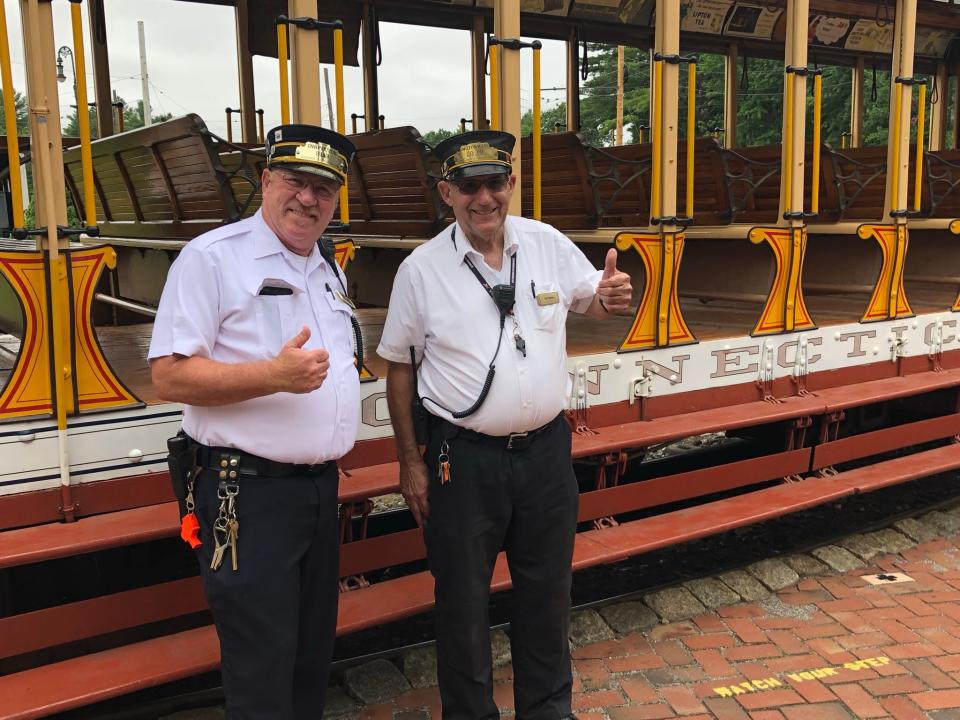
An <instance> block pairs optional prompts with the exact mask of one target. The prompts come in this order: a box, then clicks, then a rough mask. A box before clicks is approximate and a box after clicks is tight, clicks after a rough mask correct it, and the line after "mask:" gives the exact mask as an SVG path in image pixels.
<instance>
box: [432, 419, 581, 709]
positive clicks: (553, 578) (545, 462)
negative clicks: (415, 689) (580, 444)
mask: <svg viewBox="0 0 960 720" xmlns="http://www.w3.org/2000/svg"><path fill="white" fill-rule="evenodd" d="M570 439H571V432H570V426H569V425H568V424H567V423H566V421H565V420H564V419H563V418H562V417H561V418H559V419H558V420H557V421H555V422H553V423H552V424H551V425H550V426H548V427H546V428H545V429H544V430H542V431H541V432H539V433H537V435H536V436H535V437H534V438H532V439H531V440H530V443H529V446H527V447H525V448H524V449H522V450H510V449H506V447H505V443H503V442H502V441H501V442H492V441H490V440H487V439H484V438H478V437H476V436H475V435H474V434H472V433H457V431H456V430H455V429H454V428H453V427H452V426H450V425H449V424H447V423H442V422H441V423H434V424H433V428H432V430H431V437H430V443H429V446H428V448H427V451H426V455H425V460H426V462H427V467H428V469H429V472H430V484H429V490H428V502H429V506H430V508H429V520H428V522H427V524H426V527H425V528H424V537H425V540H426V544H427V553H428V559H429V563H430V571H431V572H432V573H433V576H434V578H435V581H436V632H437V663H438V668H437V671H438V678H439V681H440V696H441V701H442V704H443V717H444V719H445V720H479V719H480V718H497V717H499V712H498V710H497V706H496V704H495V703H494V701H493V672H492V667H491V656H490V615H489V596H490V581H491V577H492V574H493V568H494V563H495V561H496V558H497V554H498V553H499V552H500V551H501V550H505V551H506V555H507V562H508V565H509V568H510V575H511V578H512V580H513V597H512V599H513V604H512V615H511V623H510V647H511V653H512V656H513V672H514V698H515V708H516V717H517V720H557V719H558V718H562V717H564V716H566V715H569V714H570V712H571V707H570V700H571V688H572V674H571V668H570V651H569V644H568V639H567V638H568V634H569V624H570V583H571V571H570V565H571V561H572V558H573V543H574V535H575V533H576V522H577V502H578V497H579V496H578V491H577V482H576V478H575V476H574V473H573V465H572V462H571V455H570ZM443 440H446V441H447V444H448V446H449V450H448V455H449V459H450V460H449V461H450V481H449V482H448V483H445V484H441V483H440V479H439V477H438V473H437V464H438V463H437V458H438V456H439V454H440V445H441V443H442V441H443Z"/></svg>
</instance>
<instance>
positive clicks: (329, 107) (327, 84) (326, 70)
mask: <svg viewBox="0 0 960 720" xmlns="http://www.w3.org/2000/svg"><path fill="white" fill-rule="evenodd" d="M323 86H324V87H325V88H326V90H327V117H328V118H329V120H330V127H331V128H332V129H334V130H335V129H336V127H337V126H336V125H335V124H334V122H333V101H332V100H330V68H324V69H323Z"/></svg>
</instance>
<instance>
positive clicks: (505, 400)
mask: <svg viewBox="0 0 960 720" xmlns="http://www.w3.org/2000/svg"><path fill="white" fill-rule="evenodd" d="M514 144H515V140H514V137H513V136H512V135H510V134H509V133H505V132H494V131H477V132H470V133H465V134H462V135H458V136H455V137H452V138H449V139H447V140H445V141H443V142H442V143H440V144H439V145H438V146H437V147H436V148H435V150H434V154H435V155H436V157H437V159H438V160H439V162H440V164H441V171H442V180H441V181H440V183H439V185H438V187H439V190H440V194H441V197H442V198H443V200H444V201H445V202H446V203H447V204H448V205H450V207H451V208H452V209H453V214H454V217H455V219H456V222H455V223H454V224H453V225H451V226H450V227H448V228H446V229H445V230H443V231H442V232H441V233H440V234H439V235H437V236H436V237H435V238H433V239H432V240H430V241H429V242H427V243H426V244H424V245H422V246H421V247H419V248H417V249H416V250H414V252H413V253H411V255H410V257H408V258H407V259H406V260H405V261H404V262H403V263H402V264H401V266H400V269H399V271H398V272H397V276H396V278H395V280H394V285H393V292H392V295H391V298H390V308H389V312H388V314H387V320H386V324H385V327H384V330H383V336H382V339H381V343H380V346H379V348H378V350H377V352H378V353H379V354H380V355H381V356H382V357H384V358H385V359H386V360H388V361H389V368H388V372H387V401H388V403H389V408H390V418H391V421H392V423H393V428H394V433H395V436H396V443H397V452H398V456H399V460H400V483H401V489H402V491H403V495H404V498H405V499H406V501H407V504H408V505H409V506H410V509H411V511H412V513H413V515H414V517H415V519H416V520H417V522H418V523H419V524H420V525H421V526H423V530H424V539H425V541H426V545H427V555H428V560H429V564H430V570H431V572H432V573H433V576H434V579H435V582H436V590H435V595H436V622H437V661H438V677H439V682H440V695H441V699H442V703H443V717H444V718H445V719H448V720H452V719H458V720H459V719H461V718H462V719H463V720H468V719H469V720H477V719H478V718H496V717H498V716H499V713H498V710H497V706H496V704H495V703H494V701H493V692H492V690H493V688H492V670H491V658H490V636H489V627H490V620H489V611H488V601H489V591H490V581H491V577H492V574H493V568H494V563H495V561H496V558H497V555H498V553H499V552H500V551H501V550H505V551H506V556H507V563H508V565H509V569H510V575H511V579H512V581H513V588H514V589H513V597H512V603H513V609H512V616H511V626H510V627H511V629H510V642H511V649H512V655H513V671H514V699H515V709H516V715H517V718H518V719H520V720H557V718H563V717H568V716H570V715H571V706H570V700H571V685H572V677H571V669H570V654H569V647H568V639H567V633H568V627H569V614H570V564H571V560H572V555H573V542H574V533H575V530H576V519H577V499H578V488H577V482H576V478H575V477H574V473H573V466H572V462H571V454H570V443H571V430H570V426H569V424H568V423H567V422H566V420H565V418H564V415H563V410H564V408H565V407H566V406H567V398H568V394H569V385H568V383H569V379H568V374H567V357H566V330H565V327H566V323H565V321H566V316H567V312H568V310H573V311H574V312H580V313H586V314H587V315H588V316H590V317H592V318H596V319H602V318H605V317H608V316H609V314H610V313H617V312H622V311H624V310H626V309H627V307H628V306H629V304H630V300H631V294H632V289H631V286H630V278H629V276H628V275H626V274H625V273H622V272H618V271H617V269H616V250H610V252H609V254H608V256H607V259H606V265H605V268H604V270H603V271H602V272H600V271H597V270H595V269H594V268H593V266H592V265H591V264H590V263H589V261H588V260H587V259H586V257H585V256H584V255H583V253H582V252H581V251H580V250H579V249H578V248H577V247H576V246H575V245H574V244H573V243H572V242H571V241H570V240H569V239H568V238H566V237H565V236H564V235H562V234H561V233H559V232H558V231H557V230H555V229H554V228H552V227H550V226H548V225H545V224H543V223H540V222H536V221H533V220H528V219H525V218H519V217H514V216H508V208H509V204H510V198H511V196H512V194H513V192H514V188H515V184H516V178H515V177H514V176H513V175H512V174H511V168H512V159H511V153H512V152H513V147H514ZM414 365H415V366H416V367H414ZM418 424H419V425H422V426H424V427H422V430H424V431H425V432H422V433H421V436H420V437H419V438H418V437H417V433H416V431H415V426H416V425H418ZM418 440H419V442H418ZM420 444H425V445H426V450H425V452H424V453H423V454H421V452H420V447H419V445H420Z"/></svg>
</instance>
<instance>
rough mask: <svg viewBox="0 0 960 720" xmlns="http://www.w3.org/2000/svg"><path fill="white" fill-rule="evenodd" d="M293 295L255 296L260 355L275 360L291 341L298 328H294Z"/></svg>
mask: <svg viewBox="0 0 960 720" xmlns="http://www.w3.org/2000/svg"><path fill="white" fill-rule="evenodd" d="M294 297H295V296H294V295H257V296H256V297H255V298H254V301H253V302H254V308H255V312H256V315H257V338H258V340H259V343H260V354H261V355H262V356H263V357H267V358H275V357H276V356H277V355H279V354H280V351H281V350H282V349H283V346H284V344H285V343H287V342H289V341H290V340H292V339H293V336H294V335H296V334H297V333H298V332H299V331H300V328H298V327H296V328H295V327H294V324H295V323H294V321H293V303H294Z"/></svg>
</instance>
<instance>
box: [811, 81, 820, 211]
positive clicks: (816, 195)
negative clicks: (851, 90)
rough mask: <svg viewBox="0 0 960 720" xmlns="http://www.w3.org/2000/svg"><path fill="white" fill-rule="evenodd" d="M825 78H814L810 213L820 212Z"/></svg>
mask: <svg viewBox="0 0 960 720" xmlns="http://www.w3.org/2000/svg"><path fill="white" fill-rule="evenodd" d="M822 93H823V76H822V75H821V74H820V73H819V72H818V73H817V74H816V75H814V77H813V177H812V178H811V184H810V212H812V213H813V214H814V215H816V214H817V213H818V212H820V117H821V110H822V98H823V95H822Z"/></svg>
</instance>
